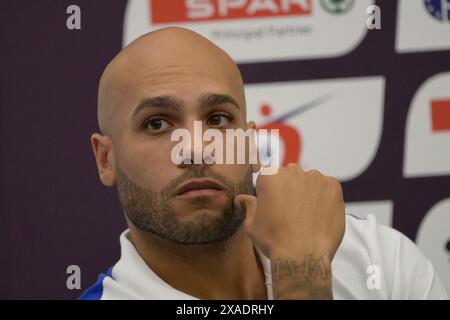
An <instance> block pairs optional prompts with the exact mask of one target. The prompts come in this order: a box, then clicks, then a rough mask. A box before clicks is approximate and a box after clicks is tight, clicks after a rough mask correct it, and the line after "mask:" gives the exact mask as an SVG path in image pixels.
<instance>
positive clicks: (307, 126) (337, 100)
mask: <svg viewBox="0 0 450 320" xmlns="http://www.w3.org/2000/svg"><path fill="white" fill-rule="evenodd" d="M384 88H385V79H384V77H381V76H376V77H361V78H345V79H333V80H314V81H292V82H276V83H263V84H249V85H246V86H245V92H246V97H247V117H248V120H254V121H255V122H256V123H257V126H258V128H268V129H270V128H276V129H279V134H280V138H281V141H280V149H281V150H280V154H281V164H286V163H289V162H294V163H299V164H300V165H302V167H303V168H304V169H305V170H309V169H317V170H319V171H321V172H323V173H324V174H326V175H331V176H335V177H337V178H338V179H340V180H341V181H345V180H350V179H353V178H356V177H357V176H359V175H360V174H361V173H362V172H363V171H365V170H366V168H367V167H368V166H369V165H370V164H371V162H372V160H373V158H374V156H375V154H376V152H377V150H378V146H379V143H380V138H381V132H382V128H383V110H384Z"/></svg>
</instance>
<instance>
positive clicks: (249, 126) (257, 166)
mask: <svg viewBox="0 0 450 320" xmlns="http://www.w3.org/2000/svg"><path fill="white" fill-rule="evenodd" d="M247 129H253V130H256V123H255V122H254V121H250V122H247ZM255 143H256V140H255ZM255 147H256V164H251V167H252V172H253V173H256V172H258V171H259V170H261V162H260V161H259V149H258V145H256V146H255Z"/></svg>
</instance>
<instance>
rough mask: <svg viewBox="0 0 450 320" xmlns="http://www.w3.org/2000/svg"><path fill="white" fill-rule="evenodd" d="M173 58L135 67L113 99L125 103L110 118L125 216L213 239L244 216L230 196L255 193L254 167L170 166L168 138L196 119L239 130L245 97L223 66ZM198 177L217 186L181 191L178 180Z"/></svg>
mask: <svg viewBox="0 0 450 320" xmlns="http://www.w3.org/2000/svg"><path fill="white" fill-rule="evenodd" d="M168 63H169V64H170V61H168ZM175 65H177V64H176V63H174V64H171V65H170V67H168V66H166V67H164V66H163V65H162V66H160V67H157V68H151V69H147V70H142V71H140V70H133V72H132V74H133V75H134V76H133V78H132V79H130V80H129V81H127V85H126V86H123V87H122V88H121V91H122V92H121V95H122V98H123V97H124V96H126V98H123V99H121V101H120V102H119V103H121V104H125V105H121V106H120V108H117V111H116V112H115V115H114V117H113V120H112V121H115V124H114V125H115V127H116V128H117V130H116V131H115V134H114V136H113V145H114V158H115V161H114V163H115V165H114V167H115V168H114V171H115V175H116V182H117V187H118V193H119V199H120V201H121V203H122V206H123V209H124V211H125V213H126V215H127V217H128V219H129V220H130V221H131V222H132V223H133V224H134V225H135V226H136V227H137V228H139V229H141V230H143V231H148V232H151V233H153V234H156V235H159V236H161V237H163V238H166V239H169V240H171V241H174V242H178V243H186V244H187V243H211V242H216V241H220V240H223V239H226V238H228V237H230V236H231V235H233V234H234V233H235V232H236V231H237V230H238V228H239V227H240V225H241V224H242V222H243V219H244V218H245V217H244V214H243V213H242V212H240V211H238V210H235V209H234V207H233V198H234V196H236V195H238V194H252V193H253V186H252V168H251V166H250V165H217V164H213V165H206V164H192V165H191V164H189V165H187V164H181V165H176V164H174V163H173V162H172V159H171V152H172V149H173V147H174V146H175V145H176V144H177V143H178V142H177V141H171V133H172V132H173V131H174V130H175V129H178V128H185V129H187V130H189V132H190V133H191V137H192V139H193V138H194V121H201V122H202V126H203V131H205V130H206V129H209V128H215V129H219V130H221V131H222V132H224V133H225V130H226V129H237V128H241V129H244V130H245V129H247V128H248V124H247V123H246V120H245V110H244V108H245V98H244V96H243V93H242V87H240V86H239V84H237V83H236V81H234V80H233V77H229V76H228V75H227V74H226V70H223V69H222V70H220V68H219V70H216V71H217V72H214V70H210V69H209V68H205V67H204V66H203V67H202V66H201V65H195V64H193V65H184V66H183V65H180V66H178V67H175ZM206 144H208V143H203V145H204V146H205V145H206ZM193 153H194V151H192V153H191V155H192V159H193V156H194V155H193ZM203 178H208V179H210V180H213V182H214V181H215V182H217V183H219V184H220V186H221V190H215V191H214V190H209V191H207V190H203V191H196V192H195V191H194V192H192V191H191V192H184V193H181V194H180V192H182V189H180V187H182V185H183V184H186V183H189V180H191V179H197V180H198V179H203Z"/></svg>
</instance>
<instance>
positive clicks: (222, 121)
mask: <svg viewBox="0 0 450 320" xmlns="http://www.w3.org/2000/svg"><path fill="white" fill-rule="evenodd" d="M230 122H231V118H230V117H229V116H227V115H225V114H215V115H212V116H211V117H209V119H208V124H209V125H211V126H214V127H221V126H225V125H227V124H229V123H230Z"/></svg>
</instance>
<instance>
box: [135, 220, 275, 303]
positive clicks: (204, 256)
mask: <svg viewBox="0 0 450 320" xmlns="http://www.w3.org/2000/svg"><path fill="white" fill-rule="evenodd" d="M128 225H129V228H130V234H129V238H130V239H129V240H130V241H131V242H132V243H133V245H134V246H135V247H136V250H137V251H138V253H139V255H140V256H141V257H142V258H143V259H144V261H145V262H146V263H147V265H148V266H149V267H150V268H151V269H152V270H153V272H155V273H156V274H157V275H158V276H159V277H160V278H161V279H162V280H164V281H165V282H166V283H168V284H169V285H171V286H172V287H174V288H176V289H177V290H180V291H182V292H184V293H186V294H189V295H191V296H194V297H197V298H199V299H208V300H209V299H224V300H231V299H243V300H252V299H258V300H264V299H267V290H266V287H265V284H264V282H265V277H264V271H263V266H262V264H261V261H260V259H259V257H258V254H257V252H256V251H255V250H254V247H253V243H252V242H251V240H250V239H249V238H248V237H247V235H246V234H245V232H244V230H243V228H240V229H239V230H238V231H237V232H236V233H235V234H234V235H233V236H232V237H230V238H228V239H226V240H223V241H220V242H217V243H212V244H201V245H186V244H178V243H174V242H172V241H169V240H166V239H163V238H161V237H158V236H156V235H154V234H151V233H149V232H145V231H142V230H139V229H137V228H136V227H134V226H133V224H132V223H128Z"/></svg>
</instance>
